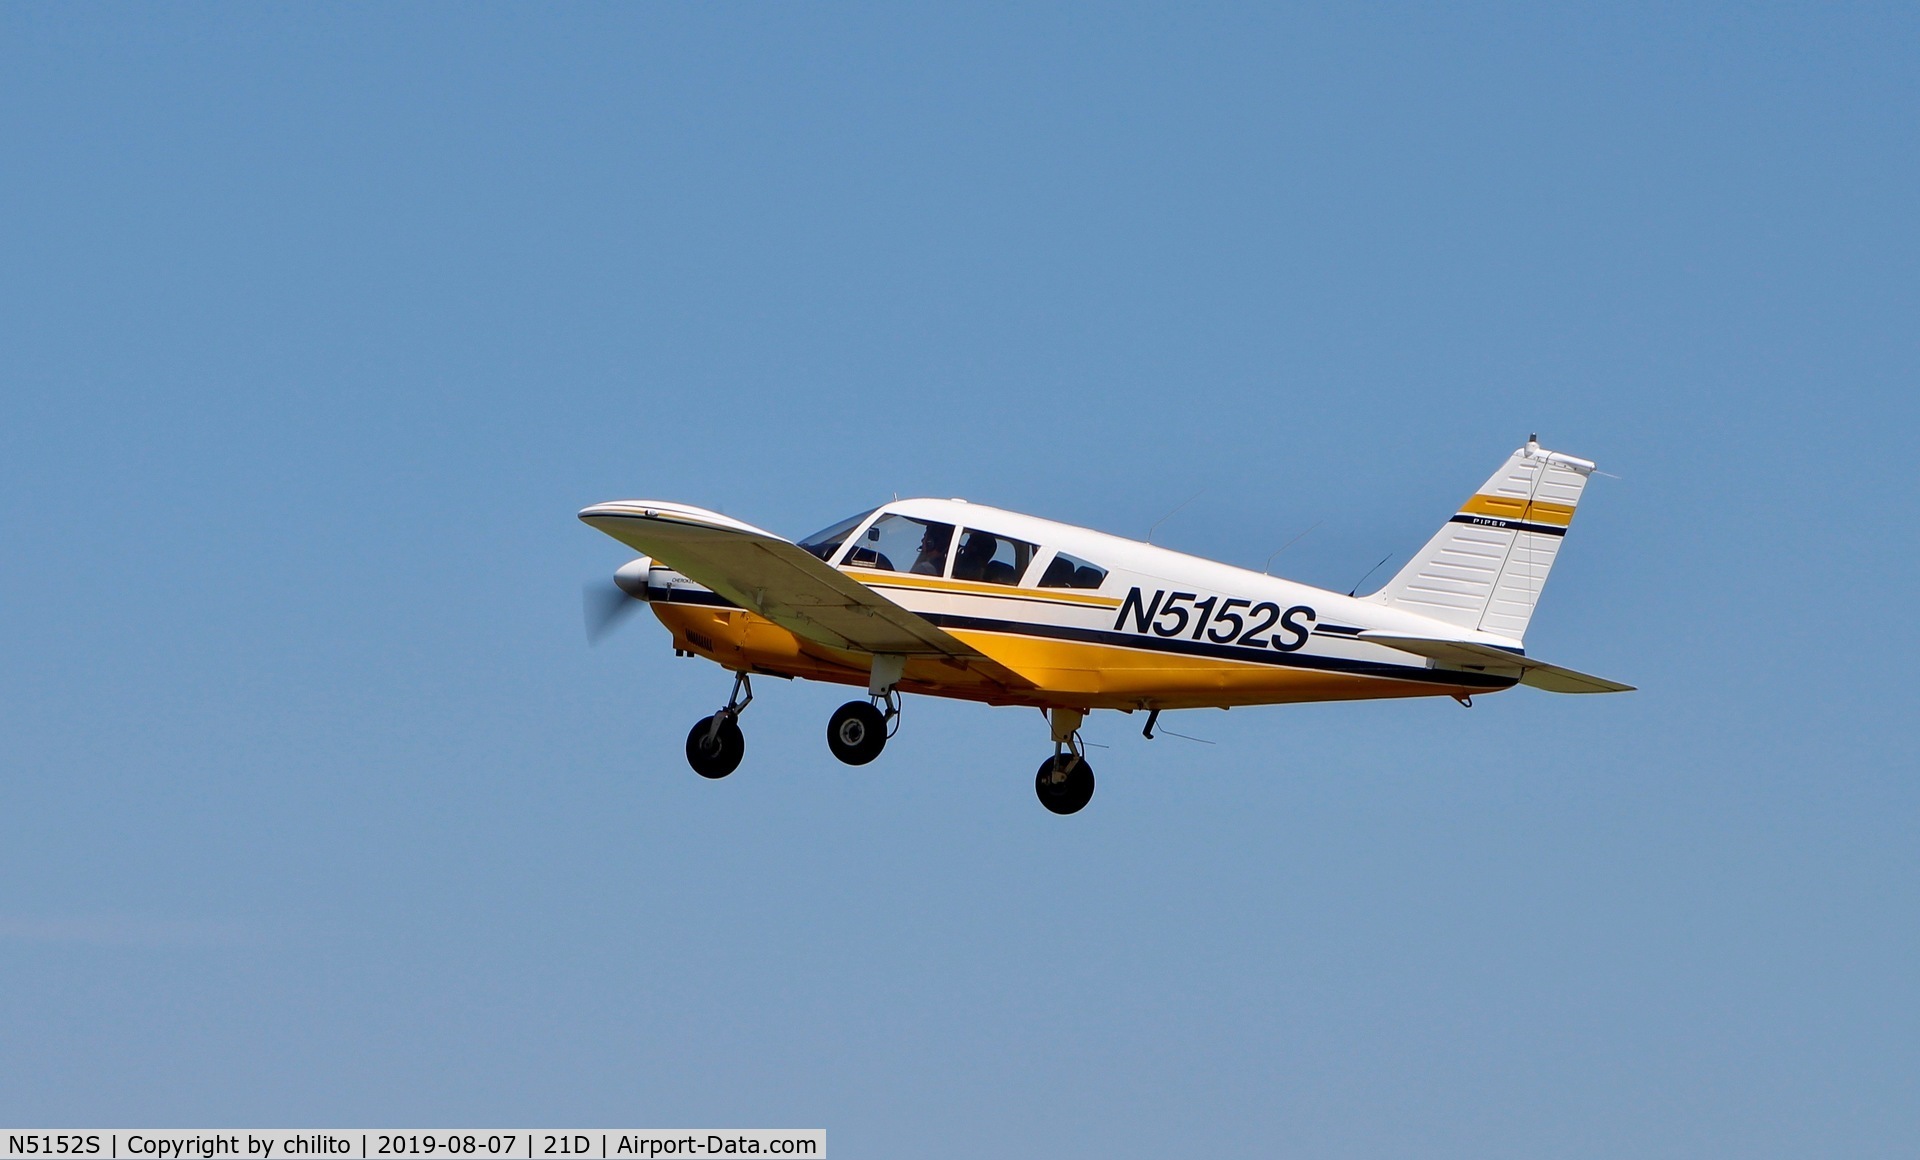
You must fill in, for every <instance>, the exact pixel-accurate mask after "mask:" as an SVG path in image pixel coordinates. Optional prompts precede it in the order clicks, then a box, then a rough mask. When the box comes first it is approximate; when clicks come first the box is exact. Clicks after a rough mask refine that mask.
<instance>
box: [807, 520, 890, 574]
mask: <svg viewBox="0 0 1920 1160" xmlns="http://www.w3.org/2000/svg"><path fill="white" fill-rule="evenodd" d="M873 512H874V509H872V508H868V509H867V510H866V511H863V512H861V513H860V514H859V515H857V516H848V517H847V518H846V519H844V520H841V521H840V522H839V523H837V524H834V525H832V526H831V527H825V528H822V529H820V530H819V531H817V532H815V533H813V534H812V535H811V536H808V537H807V538H806V539H804V540H801V541H800V546H801V547H802V548H805V549H806V550H807V551H809V552H812V553H813V554H814V555H816V556H818V557H820V558H821V559H822V560H825V561H826V562H827V563H829V564H831V563H833V554H834V553H835V552H837V551H839V550H840V545H841V544H842V543H845V542H846V538H847V535H848V533H850V532H852V531H853V529H855V528H857V527H859V526H860V525H861V524H863V523H865V522H866V520H867V517H868V516H870V515H872V514H873Z"/></svg>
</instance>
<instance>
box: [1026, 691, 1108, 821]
mask: <svg viewBox="0 0 1920 1160" xmlns="http://www.w3.org/2000/svg"><path fill="white" fill-rule="evenodd" d="M1085 718H1086V714H1085V713H1082V712H1081V711H1080V710H1078V709H1052V710H1049V711H1048V713H1047V721H1048V722H1049V723H1050V724H1051V725H1052V726H1053V756H1052V757H1049V758H1047V759H1046V760H1045V761H1043V762H1041V763H1040V772H1038V773H1036V774H1034V776H1033V792H1034V794H1035V795H1036V796H1038V797H1039V798H1040V804H1041V805H1043V806H1045V807H1047V809H1049V810H1051V811H1053V812H1054V813H1056V814H1077V813H1079V812H1080V811H1081V810H1083V809H1085V808H1086V805H1087V803H1088V802H1090V801H1092V800H1093V766H1092V765H1090V764H1088V762H1087V755H1086V750H1085V748H1084V746H1082V744H1081V742H1080V722H1081V721H1082V720H1084V719H1085Z"/></svg>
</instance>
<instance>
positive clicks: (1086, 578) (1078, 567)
mask: <svg viewBox="0 0 1920 1160" xmlns="http://www.w3.org/2000/svg"><path fill="white" fill-rule="evenodd" d="M1106 582H1107V570H1106V569H1105V568H1102V567H1100V566H1099V565H1098V564H1089V563H1087V562H1086V561H1085V560H1082V559H1081V558H1080V557H1078V556H1069V555H1067V554H1066V553H1065V552H1059V553H1056V554H1055V555H1054V557H1053V561H1052V563H1049V564H1048V565H1047V570H1046V571H1045V572H1044V573H1042V574H1041V576H1040V587H1042V588H1098V587H1100V585H1102V584H1104V583H1106Z"/></svg>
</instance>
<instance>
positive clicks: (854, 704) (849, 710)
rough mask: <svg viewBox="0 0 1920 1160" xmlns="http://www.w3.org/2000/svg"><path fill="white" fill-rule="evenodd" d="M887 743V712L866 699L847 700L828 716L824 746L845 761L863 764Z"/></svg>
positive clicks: (851, 763) (877, 754)
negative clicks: (870, 703) (825, 743)
mask: <svg viewBox="0 0 1920 1160" xmlns="http://www.w3.org/2000/svg"><path fill="white" fill-rule="evenodd" d="M886 747H887V718H886V715H885V714H883V713H881V712H880V710H878V709H876V708H874V707H873V706H872V705H869V704H867V703H866V702H865V701H848V702H847V703H846V704H844V705H842V706H840V707H839V708H838V709H835V710H834V711H833V716H831V717H829V718H827V748H828V749H831V750H833V755H834V756H835V757H837V758H839V759H840V760H841V761H844V762H846V763H847V764H848V765H865V764H866V763H867V762H869V761H872V760H873V759H874V758H876V757H878V756H880V751H881V750H882V749H885V748H886Z"/></svg>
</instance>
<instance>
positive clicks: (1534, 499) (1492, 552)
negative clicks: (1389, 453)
mask: <svg viewBox="0 0 1920 1160" xmlns="http://www.w3.org/2000/svg"><path fill="white" fill-rule="evenodd" d="M1592 471H1593V464H1592V463H1589V462H1588V461H1587V460H1584V459H1575V458H1574V457H1573V456H1571V455H1562V454H1560V453H1559V452H1557V451H1544V450H1542V449H1541V447H1540V444H1539V443H1537V442H1535V441H1534V440H1533V439H1528V440H1527V445H1526V446H1525V447H1522V448H1521V449H1520V450H1518V451H1516V452H1514V453H1513V455H1512V457H1511V458H1509V459H1508V460H1507V462H1506V464H1505V465H1504V466H1502V467H1501V468H1500V470H1499V471H1497V472H1495V473H1494V475H1493V478H1492V479H1489V480H1488V481H1487V482H1486V483H1485V484H1484V485H1483V486H1482V487H1481V488H1480V490H1479V491H1477V492H1475V493H1474V494H1473V495H1472V497H1470V498H1469V499H1468V500H1467V502H1466V503H1464V504H1462V505H1461V506H1460V511H1459V513H1458V514H1456V515H1455V516H1454V517H1453V518H1452V519H1451V520H1448V521H1447V523H1446V524H1445V526H1443V527H1442V528H1441V529H1440V531H1439V532H1438V533H1436V534H1435V535H1434V537H1433V539H1431V540H1428V541H1427V546H1426V547H1425V548H1422V549H1421V550H1420V553H1419V555H1417V556H1415V557H1414V558H1413V560H1412V562H1410V563H1409V564H1408V565H1407V566H1406V567H1405V568H1402V569H1401V570H1400V574H1399V575H1397V576H1395V577H1394V578H1393V579H1392V580H1390V581H1388V582H1387V586H1386V587H1385V588H1382V589H1381V590H1380V591H1378V592H1376V593H1374V594H1373V596H1372V597H1370V599H1373V600H1377V601H1380V602H1381V603H1383V604H1390V605H1393V606H1395V607H1398V608H1405V609H1406V610H1407V611H1409V612H1417V613H1419V614H1421V615H1422V616H1430V617H1432V618H1433V619H1435V620H1440V621H1444V622H1446V623H1448V624H1453V625H1457V626H1459V627H1461V628H1464V629H1470V630H1477V631H1480V632H1490V633H1494V634H1496V635H1498V636H1503V637H1507V638H1508V639H1510V640H1515V641H1518V640H1519V639H1520V638H1521V637H1522V636H1523V635H1524V634H1525V633H1526V631H1527V621H1529V620H1531V619H1532V618H1533V609H1534V606H1535V605H1536V604H1537V603H1538V602H1539V600H1540V589H1541V588H1543V587H1544V586H1545V585H1546V582H1547V572H1548V571H1549V570H1551V569H1552V567H1553V560H1554V557H1555V556H1557V555H1558V554H1559V552H1560V543H1561V541H1562V540H1564V539H1565V538H1566V534H1567V527H1568V525H1569V524H1571V523H1572V522H1573V509H1574V507H1575V506H1576V505H1578V504H1579V502H1580V492H1581V489H1583V488H1584V487H1586V485H1587V476H1588V475H1589V474H1590V473H1591V472H1592Z"/></svg>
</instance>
